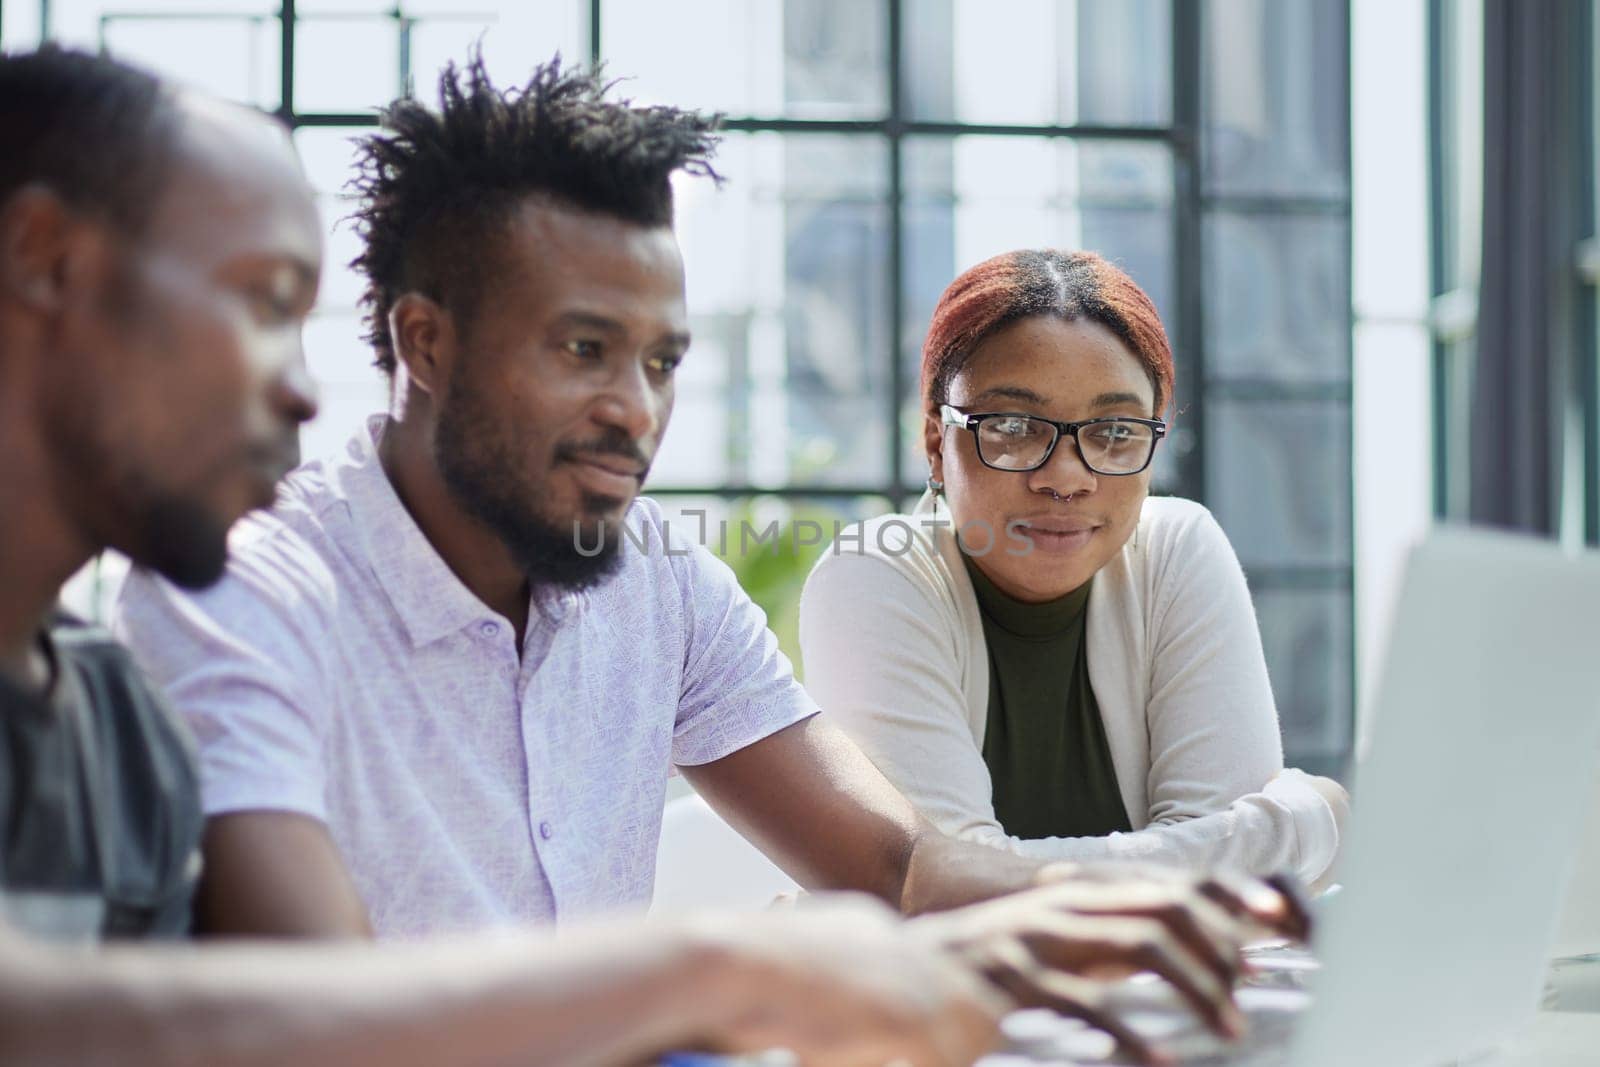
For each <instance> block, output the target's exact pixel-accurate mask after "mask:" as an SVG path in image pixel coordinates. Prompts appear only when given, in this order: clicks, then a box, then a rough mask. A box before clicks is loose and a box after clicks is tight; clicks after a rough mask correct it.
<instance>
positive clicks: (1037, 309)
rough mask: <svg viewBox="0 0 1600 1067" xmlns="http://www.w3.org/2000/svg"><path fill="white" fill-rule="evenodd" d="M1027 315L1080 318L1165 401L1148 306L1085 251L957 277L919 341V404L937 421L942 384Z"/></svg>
mask: <svg viewBox="0 0 1600 1067" xmlns="http://www.w3.org/2000/svg"><path fill="white" fill-rule="evenodd" d="M1034 315H1056V316H1059V317H1061V318H1063V319H1066V320H1067V321H1068V322H1072V321H1075V320H1077V319H1080V318H1082V319H1088V320H1090V321H1091V322H1097V323H1099V324H1100V325H1102V326H1104V327H1105V328H1106V329H1108V330H1110V331H1111V332H1112V333H1114V334H1116V336H1117V337H1118V338H1119V339H1121V341H1122V343H1123V344H1125V345H1127V346H1128V351H1129V352H1131V353H1132V354H1133V357H1134V358H1135V359H1137V360H1138V361H1139V362H1140V364H1142V365H1143V366H1144V369H1145V373H1146V374H1148V375H1149V376H1150V384H1151V386H1152V387H1153V388H1154V389H1155V394H1156V406H1155V413H1156V414H1158V415H1159V414H1160V413H1161V412H1162V411H1163V410H1165V408H1166V406H1167V404H1168V403H1169V402H1170V401H1171V400H1172V376H1173V371H1172V346H1171V345H1170V344H1169V343H1168V342H1167V331H1166V329H1165V328H1164V327H1163V326H1162V325H1161V317H1160V316H1159V315H1157V314H1156V306H1155V305H1154V304H1153V303H1151V302H1150V298H1149V297H1148V296H1146V295H1145V291H1144V290H1143V289H1141V288H1139V286H1138V283H1136V282H1135V281H1134V280H1133V279H1132V278H1130V277H1128V276H1127V275H1126V274H1124V273H1123V272H1122V271H1121V270H1119V269H1118V268H1117V267H1115V266H1113V265H1112V264H1111V263H1110V262H1108V261H1107V260H1105V259H1104V258H1102V257H1100V256H1098V255H1096V254H1095V253H1093V252H1062V251H1059V250H1057V249H1039V250H1032V249H1030V250H1023V251H1017V252H1006V253H1004V254H1002V255H998V256H995V257H994V258H993V259H986V260H984V261H983V262H982V263H979V264H978V265H977V266H975V267H973V268H971V269H970V270H968V271H966V272H965V273H964V274H962V275H961V276H960V277H959V278H957V279H956V280H955V281H953V282H951V283H950V287H949V288H948V289H946V290H945V291H944V295H943V296H941V297H940V298H939V304H938V306H937V307H935V308H934V309H933V321H932V322H931V323H929V325H928V336H927V338H926V339H925V340H924V341H923V342H922V407H923V410H924V411H926V412H928V413H930V414H932V415H933V416H934V417H935V418H937V417H938V413H939V405H940V404H943V403H945V401H946V400H947V399H948V397H949V392H950V382H951V381H952V380H953V379H954V378H955V376H956V375H957V374H958V373H960V371H961V368H962V367H964V366H966V364H967V361H968V360H969V359H970V358H971V356H972V353H973V352H974V351H975V350H976V349H977V347H978V346H979V345H980V344H982V343H983V342H984V341H985V340H987V339H988V338H989V337H990V336H992V335H994V334H996V333H998V332H999V331H1000V330H1002V329H1004V328H1005V327H1007V326H1010V325H1011V324H1012V323H1015V322H1018V321H1020V320H1022V319H1025V318H1029V317H1031V316H1034Z"/></svg>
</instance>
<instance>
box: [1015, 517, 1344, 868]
mask: <svg viewBox="0 0 1600 1067" xmlns="http://www.w3.org/2000/svg"><path fill="white" fill-rule="evenodd" d="M1157 506H1158V507H1160V508H1161V509H1162V510H1161V518H1160V520H1159V521H1157V522H1153V523H1150V524H1148V525H1147V526H1146V527H1145V528H1144V529H1141V531H1140V537H1141V538H1143V539H1144V540H1145V544H1144V545H1143V547H1142V548H1141V549H1140V551H1141V552H1142V554H1143V556H1142V559H1141V560H1140V566H1137V567H1133V568H1131V569H1130V570H1129V571H1128V572H1126V573H1123V574H1120V575H1116V576H1113V575H1112V574H1109V573H1107V574H1103V575H1102V576H1101V579H1107V580H1112V583H1114V581H1115V580H1116V579H1118V578H1120V579H1121V580H1122V581H1124V582H1127V583H1131V585H1132V586H1133V587H1132V588H1123V589H1121V590H1120V591H1119V592H1118V594H1117V596H1116V599H1117V600H1119V601H1122V602H1123V603H1122V604H1121V609H1120V610H1123V611H1126V612H1128V613H1130V620H1129V621H1130V622H1131V623H1132V625H1134V626H1135V627H1136V628H1138V629H1140V630H1142V631H1143V632H1144V644H1143V648H1142V649H1140V648H1137V647H1135V648H1121V649H1119V650H1118V652H1119V653H1120V654H1121V655H1123V656H1133V657H1136V660H1135V661H1132V662H1129V663H1126V664H1123V665H1122V666H1126V667H1128V668H1129V669H1130V670H1131V671H1134V672H1139V673H1140V674H1143V673H1145V672H1148V686H1149V688H1148V695H1147V696H1146V698H1145V699H1144V700H1143V701H1138V700H1137V699H1136V697H1137V695H1138V693H1137V690H1138V689H1139V688H1141V687H1140V686H1137V685H1135V684H1133V683H1132V682H1131V681H1130V682H1126V683H1125V684H1126V687H1127V688H1128V689H1129V690H1130V692H1119V693H1117V694H1115V695H1114V699H1111V700H1108V699H1106V698H1107V697H1108V696H1110V695H1111V694H1104V693H1100V692H1098V691H1097V692H1096V696H1097V697H1099V698H1100V700H1101V704H1102V710H1105V709H1106V708H1107V707H1108V706H1111V705H1128V704H1129V702H1130V700H1131V701H1133V706H1131V707H1128V711H1127V713H1128V714H1130V715H1133V716H1141V715H1142V721H1141V722H1139V723H1138V725H1139V726H1142V727H1143V728H1144V729H1146V730H1147V731H1148V737H1149V753H1150V756H1149V766H1148V774H1147V778H1146V784H1145V789H1146V794H1147V798H1148V809H1147V811H1146V812H1145V813H1144V814H1145V816H1146V822H1145V825H1144V826H1143V828H1142V829H1139V830H1135V831H1132V832H1130V833H1120V834H1110V835H1107V836H1105V837H1097V838H1042V839H1036V840H1019V839H1017V838H1012V837H1007V838H1005V840H1004V842H1002V844H1004V845H1006V846H1009V847H1010V849H1011V850H1012V851H1015V852H1018V853H1021V854H1023V855H1028V856H1034V857H1037V858H1049V859H1062V860H1077V861H1094V860H1134V861H1139V862H1146V863H1161V864H1166V865H1169V866H1175V867H1184V868H1188V869H1193V870H1199V869H1209V868H1217V867H1223V868H1230V869H1235V870H1240V871H1244V872H1246V873H1249V874H1269V873H1272V872H1275V871H1280V870H1287V871H1293V872H1294V873H1295V874H1297V875H1298V876H1299V877H1300V878H1301V879H1303V880H1305V881H1306V882H1309V883H1313V884H1315V883H1318V882H1320V881H1322V880H1323V879H1325V878H1326V876H1327V875H1328V873H1329V871H1330V869H1331V867H1332V865H1333V861H1334V859H1335V857H1336V855H1337V852H1338V848H1339V824H1340V822H1341V821H1342V820H1341V818H1340V815H1339V813H1336V812H1335V811H1334V810H1333V807H1332V806H1331V805H1330V802H1329V800H1328V799H1326V795H1333V796H1336V797H1337V796H1340V795H1341V792H1342V791H1341V790H1339V789H1337V788H1329V789H1319V788H1317V784H1316V782H1315V781H1314V780H1313V779H1312V778H1311V777H1310V776H1309V775H1306V774H1304V773H1302V772H1300V771H1298V770H1288V771H1286V770H1284V767H1283V747H1282V741H1281V739H1280V735H1279V728H1278V713H1277V708H1276V705H1275V703H1274V701H1273V697H1272V687H1271V684H1270V682H1269V681H1268V678H1267V665H1266V657H1265V656H1264V654H1263V653H1262V648H1261V634H1260V630H1259V629H1258V627H1257V624H1256V617H1255V609H1254V607H1253V605H1252V604H1251V601H1250V590H1249V588H1248V586H1247V585H1246V584H1245V578H1244V571H1243V569H1242V568H1241V567H1240V566H1239V561H1238V558H1237V556H1235V555H1234V552H1233V547H1232V545H1230V544H1229V543H1228V539H1227V535H1226V534H1224V533H1223V531H1222V528H1221V527H1220V526H1219V525H1218V524H1217V522H1216V520H1215V519H1214V518H1213V517H1212V516H1211V513H1210V512H1209V511H1207V510H1206V509H1205V508H1204V507H1202V506H1200V505H1198V504H1194V503H1191V502H1189V501H1177V500H1171V501H1162V502H1161V503H1160V504H1158V505H1157ZM1101 579H1097V580H1101ZM1097 592H1098V590H1097ZM1093 595H1096V594H1091V596H1093ZM1141 605H1147V606H1148V607H1147V609H1146V610H1148V623H1146V622H1145V620H1144V619H1143V618H1135V617H1133V616H1138V615H1140V614H1142V611H1141V608H1140V606H1141ZM1135 644H1136V645H1137V642H1135ZM1141 652H1142V656H1141V655H1139V654H1140V653H1141ZM1096 654H1098V653H1096ZM1111 676H1112V677H1126V675H1125V673H1124V672H1118V671H1113V672H1111ZM1108 726H1109V724H1108ZM1340 806H1341V807H1344V804H1343V803H1342V802H1341V803H1340Z"/></svg>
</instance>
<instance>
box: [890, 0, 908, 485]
mask: <svg viewBox="0 0 1600 1067" xmlns="http://www.w3.org/2000/svg"><path fill="white" fill-rule="evenodd" d="M886 8H887V16H888V19H889V28H888V33H887V34H886V35H885V36H886V37H887V38H888V43H887V48H888V50H889V52H888V56H887V57H886V59H887V62H886V64H885V69H886V71H887V72H888V75H889V123H888V129H887V133H888V149H889V235H888V239H889V257H888V260H889V353H888V356H889V396H888V400H887V412H888V417H889V426H888V429H889V484H888V487H887V488H888V492H887V495H888V497H889V500H890V502H891V503H892V504H893V506H894V507H895V508H897V509H901V510H903V509H904V508H905V504H906V501H905V496H906V486H905V476H904V466H905V463H904V455H903V452H904V442H903V440H902V437H901V428H900V405H901V404H902V403H903V399H902V394H903V393H904V392H905V352H904V347H905V323H904V321H903V320H904V318H905V291H904V290H905V210H904V209H905V171H904V158H903V155H904V149H905V126H904V123H905V113H904V108H905V94H904V92H903V86H902V84H901V82H902V79H901V68H900V37H901V34H902V33H903V32H904V29H905V22H904V11H903V10H902V5H901V0H888V2H887V4H886Z"/></svg>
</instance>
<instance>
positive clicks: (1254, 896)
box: [1200, 872, 1311, 941]
mask: <svg viewBox="0 0 1600 1067" xmlns="http://www.w3.org/2000/svg"><path fill="white" fill-rule="evenodd" d="M1200 892H1201V893H1202V894H1204V895H1205V896H1206V897H1207V898H1209V899H1210V900H1212V901H1214V902H1216V903H1217V904H1219V905H1221V906H1222V907H1223V908H1224V909H1226V910H1227V911H1228V912H1229V913H1231V914H1233V915H1237V916H1240V917H1241V918H1247V919H1249V920H1251V921H1252V922H1255V923H1257V924H1259V925H1260V926H1261V927H1263V928H1264V929H1266V930H1269V931H1271V932H1272V933H1275V934H1278V935H1280V936H1283V937H1291V938H1294V939H1296V940H1300V941H1303V940H1305V939H1306V937H1307V936H1309V934H1310V932H1311V912H1310V910H1309V909H1308V908H1307V907H1306V905H1305V902H1304V898H1303V894H1302V892H1301V891H1300V890H1299V889H1298V887H1297V885H1296V883H1295V882H1294V881H1293V878H1292V876H1290V875H1275V876H1273V877H1272V878H1270V879H1267V880H1266V881H1263V880H1261V879H1257V878H1246V877H1243V876H1241V875H1236V874H1229V873H1226V872H1218V873H1215V874H1213V875H1211V876H1210V877H1209V878H1207V879H1206V880H1205V881H1204V882H1202V883H1201V884H1200Z"/></svg>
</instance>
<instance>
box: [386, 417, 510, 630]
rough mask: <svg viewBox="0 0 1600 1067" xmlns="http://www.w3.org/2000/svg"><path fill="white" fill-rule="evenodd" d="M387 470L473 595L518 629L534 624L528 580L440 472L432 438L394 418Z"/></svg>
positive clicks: (441, 555) (388, 434) (414, 517)
mask: <svg viewBox="0 0 1600 1067" xmlns="http://www.w3.org/2000/svg"><path fill="white" fill-rule="evenodd" d="M378 459H379V461H380V462H381V463H382V465H383V472H384V474H385V475H387V476H388V478H389V484H390V485H391V486H393V487H394V491H395V495H396V496H398V497H399V498H400V503H401V504H402V505H404V506H405V509H406V511H407V512H409V513H410V515H411V519H412V521H413V522H415V523H416V524H417V528H418V529H419V530H421V531H422V536H424V537H426V538H427V539H428V543H429V544H431V545H432V546H433V549H434V551H435V552H437V553H439V558H440V559H442V560H444V562H445V564H446V566H448V567H449V568H450V570H451V571H452V572H454V574H455V576H456V577H457V578H459V579H460V580H461V584H462V585H465V586H466V587H467V589H468V590H470V591H471V593H472V595H473V596H475V597H477V598H478V599H479V600H481V601H483V602H484V604H486V605H488V607H489V608H490V610H492V611H494V612H495V613H497V614H499V615H501V616H502V617H504V618H506V619H507V620H509V621H510V622H511V625H512V626H513V627H515V628H516V632H517V644H518V647H521V643H522V635H523V633H524V631H525V630H526V629H527V625H528V579H527V575H526V574H524V573H523V570H522V568H521V567H519V566H518V565H517V562H516V560H515V559H513V558H512V555H511V552H510V551H509V550H508V549H507V548H506V546H505V542H503V541H502V540H501V539H500V538H499V536H498V535H496V534H495V533H494V531H492V530H490V529H489V528H488V527H486V526H484V525H483V523H481V522H479V521H478V520H477V519H475V518H473V517H472V516H471V515H468V514H467V513H466V512H465V511H463V510H462V509H461V507H460V505H459V504H457V503H456V500H455V498H454V497H453V496H452V495H451V494H450V490H449V488H448V487H447V486H446V485H445V484H444V479H443V478H442V477H441V476H440V474H439V468H438V466H437V465H436V464H435V463H434V460H433V449H432V445H431V442H430V441H428V440H426V439H424V437H423V435H422V433H421V431H420V429H419V427H418V426H416V425H415V424H411V423H408V422H406V421H402V420H396V419H393V418H391V419H390V420H389V423H388V425H387V426H386V427H385V429H384V432H383V438H382V441H381V442H380V444H379V448H378Z"/></svg>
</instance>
